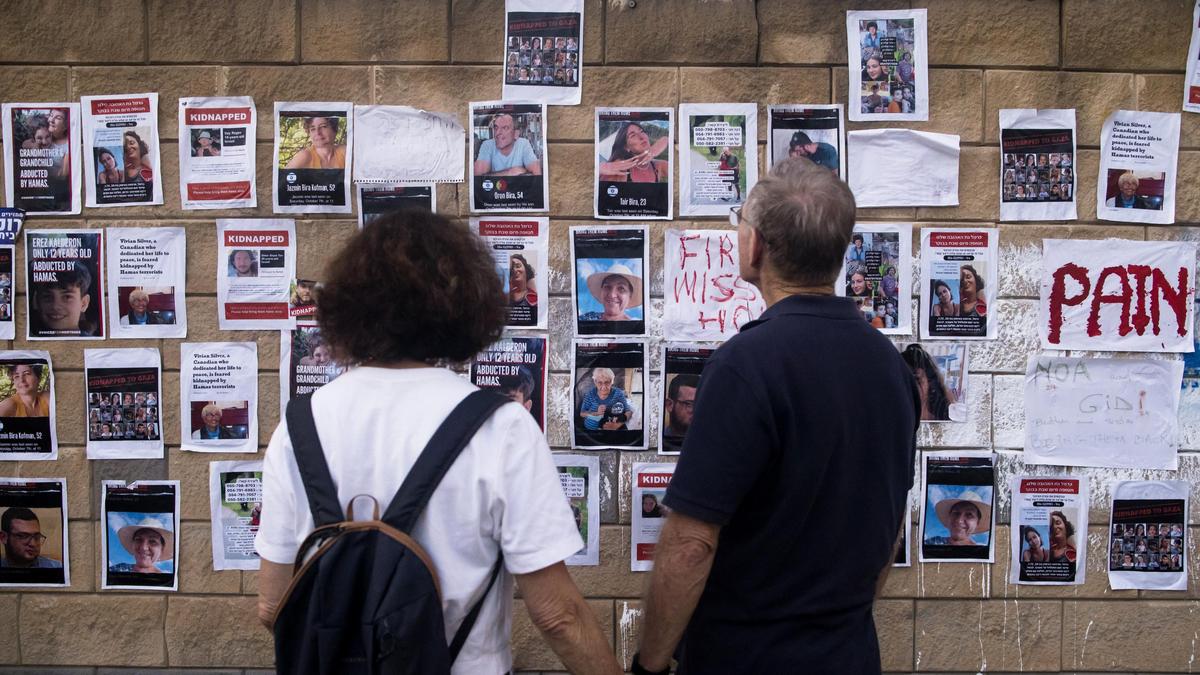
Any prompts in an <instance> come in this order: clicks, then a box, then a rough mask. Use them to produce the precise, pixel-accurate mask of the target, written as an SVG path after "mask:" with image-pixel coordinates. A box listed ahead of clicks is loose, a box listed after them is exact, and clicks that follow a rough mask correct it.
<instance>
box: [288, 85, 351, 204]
mask: <svg viewBox="0 0 1200 675" xmlns="http://www.w3.org/2000/svg"><path fill="white" fill-rule="evenodd" d="M353 109H354V104H353V103H341V102H337V103H334V102H304V103H293V102H284V101H276V102H275V150H274V154H273V157H272V160H271V166H272V167H274V169H275V175H274V180H272V181H271V200H272V202H273V204H274V208H275V213H350V211H351V204H350V185H351V183H350V166H351V162H352V157H353V154H354V153H353V148H354V145H353V140H354V134H353V131H354V130H353V128H352V127H353V125H354V116H353V115H352V114H351V112H352V111H353Z"/></svg>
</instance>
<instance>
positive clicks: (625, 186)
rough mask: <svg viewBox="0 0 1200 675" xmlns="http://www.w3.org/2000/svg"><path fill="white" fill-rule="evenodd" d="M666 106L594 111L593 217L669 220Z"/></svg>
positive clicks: (669, 116) (669, 120)
mask: <svg viewBox="0 0 1200 675" xmlns="http://www.w3.org/2000/svg"><path fill="white" fill-rule="evenodd" d="M673 125H674V111H673V110H672V109H671V108H596V185H595V189H594V190H593V195H594V201H593V208H594V210H595V215H596V217H597V218H611V219H614V220H621V219H624V220H631V219H658V220H670V219H671V213H672V203H671V183H672V173H671V155H672V153H673V152H674V146H675V141H674V135H673V133H672V130H673V128H674V127H673Z"/></svg>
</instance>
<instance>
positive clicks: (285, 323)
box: [217, 218, 296, 330]
mask: <svg viewBox="0 0 1200 675" xmlns="http://www.w3.org/2000/svg"><path fill="white" fill-rule="evenodd" d="M217 242H218V245H217V306H218V308H219V309H218V312H219V313H218V317H219V325H220V327H221V330H258V329H268V330H273V329H284V328H291V327H292V325H293V323H294V320H293V319H292V317H291V316H290V315H289V314H288V301H289V299H290V298H291V290H292V280H293V279H295V278H296V221H294V220H285V219H282V218H277V219H246V220H229V219H222V220H217Z"/></svg>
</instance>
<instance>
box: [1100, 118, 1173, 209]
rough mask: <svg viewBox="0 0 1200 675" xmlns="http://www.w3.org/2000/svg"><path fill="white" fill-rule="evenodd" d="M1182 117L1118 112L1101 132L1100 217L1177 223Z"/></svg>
mask: <svg viewBox="0 0 1200 675" xmlns="http://www.w3.org/2000/svg"><path fill="white" fill-rule="evenodd" d="M1180 123H1181V122H1180V117H1179V113H1156V112H1144V111H1140V110H1116V111H1114V112H1113V113H1112V114H1111V115H1109V116H1108V119H1106V120H1105V121H1104V127H1103V128H1102V129H1101V131H1100V172H1099V174H1098V176H1097V185H1096V217H1097V218H1099V219H1101V220H1116V221H1124V222H1128V223H1155V224H1159V225H1170V224H1171V223H1174V222H1175V177H1176V174H1177V173H1178V170H1177V167H1178V160H1179V126H1180Z"/></svg>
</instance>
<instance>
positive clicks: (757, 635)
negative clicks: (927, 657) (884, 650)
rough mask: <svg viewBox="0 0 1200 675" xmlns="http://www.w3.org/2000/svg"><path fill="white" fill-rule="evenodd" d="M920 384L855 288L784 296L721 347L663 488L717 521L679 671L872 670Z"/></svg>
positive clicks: (680, 507)
mask: <svg viewBox="0 0 1200 675" xmlns="http://www.w3.org/2000/svg"><path fill="white" fill-rule="evenodd" d="M920 409H921V408H920V399H919V394H918V393H917V389H916V385H915V383H914V381H913V377H912V374H911V372H910V371H909V369H908V367H907V366H906V365H905V363H904V361H903V360H902V359H901V358H900V354H899V352H898V351H897V350H896V347H895V346H894V345H893V344H892V343H891V342H890V341H889V340H888V339H887V338H886V337H884V336H883V335H881V334H880V333H879V331H878V330H876V329H875V328H872V327H871V326H870V325H869V324H868V323H867V322H866V321H864V320H863V318H862V314H861V313H860V312H859V311H858V308H857V307H855V305H854V302H853V301H852V300H849V299H846V298H837V297H833V296H799V295H795V296H790V297H788V298H786V299H784V300H781V301H780V302H778V303H776V304H775V305H772V306H771V307H770V308H769V309H768V310H767V311H766V312H764V313H763V315H762V317H761V318H760V319H759V320H758V321H754V322H751V323H749V324H747V325H746V326H744V327H743V328H742V330H741V332H740V333H739V334H738V335H736V336H734V337H733V338H732V339H730V340H729V342H727V343H726V344H725V345H724V346H722V347H721V348H720V349H718V350H717V351H716V353H715V354H714V355H713V356H712V358H711V359H710V360H709V362H708V364H707V365H706V366H705V367H704V372H703V374H702V375H701V377H700V387H699V389H698V391H697V397H696V410H695V416H694V417H693V419H692V424H691V427H690V428H689V429H688V433H687V436H686V438H685V439H684V444H683V453H682V455H681V457H680V459H679V464H678V466H677V467H676V469H675V475H674V477H673V478H672V479H671V484H670V487H669V488H668V490H667V495H666V497H665V499H664V503H665V504H666V505H667V506H669V507H670V508H672V509H674V510H676V511H679V512H680V513H684V514H687V515H689V516H691V517H693V518H697V519H700V520H703V521H705V522H709V523H716V524H720V525H722V526H723V527H722V529H721V535H720V540H719V543H718V545H717V552H716V558H715V560H714V561H713V567H712V572H711V574H710V575H709V578H708V583H707V585H706V586H705V589H704V593H703V595H702V596H701V598H700V603H699V605H698V606H697V607H696V611H695V613H694V614H693V615H692V619H691V622H690V623H689V624H688V628H687V632H686V634H685V635H684V638H683V640H682V642H681V643H680V649H679V652H678V656H679V659H680V668H679V672H680V673H722V674H726V673H782V672H793V673H794V672H804V673H839V674H856V673H878V672H879V670H880V664H879V645H878V642H877V640H876V637H875V625H874V622H873V620H872V616H871V607H872V604H873V601H874V594H875V582H876V580H877V579H878V576H879V572H880V571H881V570H882V569H883V568H884V566H885V565H887V564H888V563H890V562H891V560H892V547H893V544H894V542H895V540H896V535H897V532H898V527H899V525H900V521H901V517H902V515H903V514H905V513H906V511H907V493H908V490H909V488H910V487H911V486H912V482H913V465H914V459H915V452H916V436H915V435H916V429H917V425H918V424H919V420H920Z"/></svg>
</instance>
